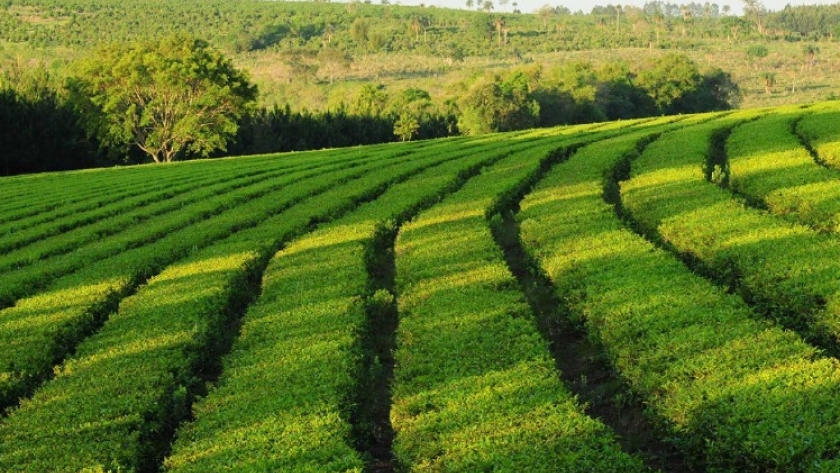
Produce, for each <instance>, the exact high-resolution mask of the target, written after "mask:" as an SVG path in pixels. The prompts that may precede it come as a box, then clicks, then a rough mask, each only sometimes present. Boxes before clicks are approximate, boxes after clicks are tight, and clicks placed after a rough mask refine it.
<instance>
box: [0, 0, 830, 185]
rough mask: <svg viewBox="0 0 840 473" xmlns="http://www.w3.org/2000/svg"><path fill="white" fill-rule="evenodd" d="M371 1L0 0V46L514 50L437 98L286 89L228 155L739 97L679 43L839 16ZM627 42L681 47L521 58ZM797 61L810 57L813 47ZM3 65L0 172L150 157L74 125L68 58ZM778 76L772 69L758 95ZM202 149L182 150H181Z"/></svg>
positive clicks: (323, 59)
mask: <svg viewBox="0 0 840 473" xmlns="http://www.w3.org/2000/svg"><path fill="white" fill-rule="evenodd" d="M380 1H381V3H382V4H380V5H372V4H368V3H361V2H353V3H349V4H331V3H324V2H299V3H298V2H256V1H255V2H250V1H242V2H231V1H228V0H197V1H195V2H189V3H183V2H174V1H172V0H140V1H138V2H119V1H117V0H67V1H64V0H62V1H58V0H2V1H0V32H2V33H0V50H1V49H2V47H3V46H2V41H3V40H5V41H6V42H7V43H10V42H23V43H26V45H28V47H33V48H39V47H58V48H70V49H69V50H71V51H75V52H76V54H77V55H78V56H80V57H83V56H84V55H85V54H88V53H90V52H92V51H94V50H95V48H94V47H93V45H94V44H96V43H97V42H99V41H106V42H112V43H124V42H134V41H139V40H143V39H148V38H155V37H160V36H162V35H167V34H171V33H172V32H173V31H177V30H180V29H184V30H186V31H187V33H190V32H195V31H203V32H207V34H208V36H209V37H207V38H203V39H206V40H207V41H208V42H209V43H210V44H211V45H213V46H214V47H215V48H217V49H219V50H221V51H223V52H224V53H226V54H228V55H233V54H238V55H240V56H241V55H245V56H246V57H247V55H249V54H250V55H253V54H257V53H259V52H262V51H267V52H272V55H271V56H270V57H271V58H273V59H272V60H276V61H279V64H278V66H281V67H285V68H286V69H287V70H289V71H291V72H288V74H289V75H288V77H279V78H278V79H277V80H282V81H288V83H292V82H296V83H311V82H317V83H321V84H322V86H323V87H325V88H329V87H331V86H332V82H333V81H334V80H342V79H343V80H348V79H347V77H345V76H346V75H347V72H348V71H349V70H350V67H351V64H352V65H354V67H355V64H356V63H359V61H360V59H359V58H362V59H361V61H362V62H364V60H366V59H364V58H368V57H369V55H370V54H372V53H375V52H384V53H386V54H390V53H397V52H406V51H410V52H412V54H413V53H417V54H421V55H424V56H425V55H428V57H438V58H444V59H445V61H447V63H448V64H449V65H450V66H452V67H455V65H456V64H458V63H459V62H461V61H463V60H464V59H465V58H466V57H473V56H492V57H499V58H502V57H505V58H509V57H516V58H519V59H517V60H516V61H514V63H515V64H518V65H517V66H516V67H513V68H510V69H506V70H498V69H495V70H493V71H489V72H485V73H475V72H472V73H470V75H467V76H463V77H461V78H459V79H457V81H456V82H455V83H452V84H450V83H447V88H446V92H445V93H444V94H440V92H439V91H438V93H437V94H436V95H434V96H433V95H432V93H431V92H430V91H429V90H424V89H423V88H421V87H408V88H405V87H404V86H395V85H394V84H393V83H391V82H388V81H387V80H381V79H379V78H378V76H374V77H373V78H366V79H363V80H361V81H358V82H359V83H360V84H363V85H362V86H361V88H360V89H358V88H357V89H354V90H353V91H352V92H351V93H350V94H348V95H347V96H345V97H343V98H342V99H341V100H340V101H338V103H335V102H333V103H331V104H328V105H327V106H326V107H323V106H309V105H311V103H310V104H307V103H305V102H304V103H303V104H301V103H300V101H298V102H297V103H296V105H295V106H290V105H289V102H290V101H291V99H292V98H294V97H287V100H286V101H285V103H284V100H282V96H281V98H280V100H272V101H264V102H262V103H260V104H259V107H258V108H257V110H256V111H255V112H253V113H249V114H247V116H245V117H243V118H242V119H240V120H239V124H238V132H237V134H236V136H235V137H234V138H233V139H232V140H230V141H229V142H228V143H227V146H226V150H224V151H218V152H214V153H212V155H211V157H218V156H222V155H241V154H259V153H271V152H282V151H299V150H311V149H323V148H332V147H344V146H354V145H365V144H373V143H382V142H389V141H397V140H416V139H432V138H439V137H445V136H453V135H457V134H478V133H491V132H496V131H509V130H516V129H523V128H532V127H546V126H554V125H565V124H578V123H591V122H599V121H607V120H616V119H625V118H639V117H646V116H657V115H663V114H678V113H695V112H705V111H712V110H722V109H728V108H734V107H737V106H738V103H739V84H736V83H735V82H734V81H733V79H732V76H731V73H730V72H729V71H721V70H719V69H703V70H701V69H700V68H699V67H698V66H697V64H696V63H694V62H692V61H691V60H690V59H689V58H688V57H687V56H684V55H682V54H681V53H679V51H681V50H696V48H697V47H698V46H697V45H698V44H700V43H701V42H704V41H712V43H710V44H713V42H714V41H718V42H719V41H720V38H726V40H727V41H736V40H737V41H740V40H744V39H746V38H759V39H762V41H765V42H769V41H773V40H779V41H800V40H803V39H805V38H812V39H813V38H816V39H818V40H826V39H833V38H834V37H835V36H834V30H833V29H832V28H833V27H832V26H831V25H832V23H831V22H830V21H828V19H832V18H835V17H836V18H837V19H838V22H837V23H835V25H836V24H840V6H837V5H830V6H809V7H787V8H785V9H784V10H782V11H781V12H778V13H769V12H767V11H766V10H765V9H764V7H763V6H762V5H761V4H760V3H759V2H758V1H757V0H751V1H750V2H749V3H748V6H750V5H751V7H749V8H747V9H746V10H745V14H744V15H743V16H733V15H731V14H730V12H728V11H727V10H726V9H724V8H721V7H719V6H718V5H717V4H716V3H708V2H707V3H703V4H700V3H697V2H693V3H688V4H676V3H670V2H648V3H647V4H645V6H644V7H641V8H638V7H629V6H627V7H620V6H617V5H616V6H614V5H607V6H599V7H595V8H593V10H592V12H591V13H588V14H575V13H572V12H570V11H569V10H568V9H567V8H565V7H544V8H541V9H540V10H539V11H538V12H536V13H535V14H519V13H497V12H494V11H493V8H494V6H493V4H492V3H487V2H485V3H481V4H479V3H477V2H475V1H473V2H472V4H473V7H474V9H476V10H479V9H481V11H464V10H456V9H442V8H430V7H426V8H423V7H404V6H399V5H390V4H389V5H385V4H386V3H388V0H380ZM513 8H515V6H514V7H513ZM780 25H781V26H780ZM786 28H788V29H786ZM4 36H5V37H4ZM628 46H629V47H646V48H650V49H653V48H655V49H658V50H664V51H677V52H676V53H674V52H666V53H665V54H664V55H655V56H654V55H652V56H651V58H649V59H646V58H640V59H639V60H638V61H636V62H634V63H632V64H630V65H628V64H625V63H620V62H619V63H609V64H606V63H598V62H597V61H593V60H589V59H587V60H576V61H573V62H564V63H562V64H557V65H554V64H536V63H533V62H532V61H531V60H530V59H529V58H528V57H526V55H527V54H538V53H541V52H547V51H556V50H558V49H568V50H583V49H588V50H593V51H597V50H598V49H609V48H617V47H628ZM812 50H813V49H812ZM816 50H817V51H818V49H816ZM273 53H279V54H273ZM765 54H766V53H765ZM594 58H595V57H594V56H593V59H594ZM750 60H752V59H750ZM19 61H20V60H19ZM808 61H809V63H813V54H812V55H811V58H810V59H808ZM3 66H4V65H3V64H0V67H3ZM12 66H13V67H8V65H6V67H4V69H5V70H4V71H2V72H3V75H2V76H0V107H2V110H0V115H2V116H0V119H2V120H3V124H4V127H3V131H0V150H2V151H3V152H2V158H0V159H2V162H0V175H13V174H21V173H29V172H41V171H53V170H67V169H79V168H85V167H97V166H110V165H122V164H135V163H141V162H145V161H146V159H147V157H146V156H145V155H144V154H143V153H142V152H139V151H138V150H136V149H129V150H128V151H126V150H124V149H115V148H109V147H108V146H107V145H106V144H104V143H101V142H99V141H98V140H97V139H96V138H94V137H92V136H91V135H90V133H88V132H86V131H85V129H84V126H83V123H84V121H85V120H84V118H85V117H84V116H83V115H84V111H83V110H81V109H80V108H79V107H78V106H77V105H76V104H73V103H72V101H71V100H70V99H69V96H68V94H67V91H66V88H65V86H66V81H67V80H69V79H71V78H72V74H73V73H74V72H73V63H72V60H70V61H66V62H61V61H59V60H55V61H53V62H52V63H50V64H49V65H48V66H47V65H46V64H45V65H41V66H37V67H34V68H33V67H30V66H24V65H22V63H21V64H15V65H12ZM246 72H248V71H246ZM354 80H355V79H354ZM773 80H774V76H773V74H772V73H768V74H767V78H766V81H765V82H766V88H767V90H770V88H771V83H772V81H773ZM355 87H358V85H356V86H355ZM272 98H276V97H272ZM197 157H200V156H197V155H190V154H189V153H188V152H184V153H182V154H180V155H179V156H178V159H193V158H197Z"/></svg>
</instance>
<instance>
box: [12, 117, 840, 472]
mask: <svg viewBox="0 0 840 473" xmlns="http://www.w3.org/2000/svg"><path fill="white" fill-rule="evenodd" d="M838 117H840V106H838V105H837V104H835V103H825V104H819V105H815V106H811V107H797V108H778V109H764V110H753V111H746V112H737V113H729V114H707V115H694V116H684V117H666V118H660V119H655V120H640V121H625V122H615V123H604V124H596V125H587V126H579V127H566V128H555V129H547V130H539V131H526V132H517V133H508V134H496V135H486V136H480V137H472V138H457V139H446V140H437V141H427V142H415V143H405V144H391V145H381V146H372V147H362V148H352V149H341V150H329V151H322V152H311V153H295V154H287V155H271V156H255V157H245V158H235V159H224V160H214V161H204V162H188V163H178V164H172V165H165V166H138V167H132V168H125V169H104V170H94V171H85V172H72V173H59V174H43V175H33V176H22V177H17V178H5V179H0V192H2V195H3V196H4V200H3V202H2V203H0V248H2V249H3V252H2V255H0V271H1V272H2V273H0V274H2V278H0V303H2V306H1V308H2V310H0V344H2V346H3V347H4V350H3V351H2V352H0V407H2V408H3V409H5V411H6V412H5V414H4V416H3V417H2V418H1V419H0V469H2V470H3V471H44V470H52V471H82V470H88V471H97V470H114V471H116V470H127V471H157V470H159V469H164V470H167V471H220V470H226V469H233V470H237V471H265V470H275V471H280V470H282V471H362V470H366V471H391V470H393V469H397V470H406V471H427V470H429V471H439V470H446V471H477V470H483V469H498V470H503V471H523V470H528V471H558V470H559V471H581V472H582V471H593V470H596V471H628V472H629V471H645V470H664V471H705V470H707V469H713V470H716V471H743V470H746V471H768V470H780V471H781V470H784V471H833V470H834V469H835V468H837V462H838V459H837V456H838V452H840V440H838V439H840V436H838V435H837V434H838V432H837V425H840V422H838V421H839V420H840V409H838V408H837V407H836V406H837V404H838V403H837V400H838V399H837V392H838V386H840V363H838V361H837V359H836V358H835V357H834V356H833V355H836V354H837V353H838V352H839V351H838V347H840V345H838V340H840V336H838V335H837V331H836V330H835V328H836V327H837V326H838V325H837V324H836V320H838V315H840V314H838V310H840V309H838V307H840V306H838V305H837V304H836V303H835V300H836V290H835V288H834V285H833V284H831V281H832V280H833V279H832V275H836V274H837V272H836V270H835V268H833V265H834V264H835V263H834V262H836V261H837V260H838V259H837V258H832V257H830V254H832V252H834V251H836V246H837V243H836V242H837V239H836V235H835V234H834V232H835V231H836V228H834V227H835V226H834V225H826V224H825V221H826V220H825V218H823V217H819V216H820V215H822V216H825V215H832V216H833V213H831V212H832V210H831V209H833V208H834V207H838V206H840V190H838V189H840V187H838V186H836V185H834V186H832V185H831V183H832V182H835V181H834V180H835V179H837V178H838V176H839V175H838V172H840V171H838V170H836V169H835V168H833V167H832V166H833V163H834V161H835V159H834V158H835V157H836V156H834V154H836V153H834V151H835V148H836V147H837V143H838V142H840V129H838V128H837V125H836V123H838V121H837V118H838ZM767 130H773V131H772V133H770V134H767ZM758 137H761V138H760V139H759V138H758ZM838 208H840V207H838ZM815 209H816V210H815ZM816 211H819V213H818V214H817V213H814V212H816ZM832 218H833V217H832ZM815 248H816V249H815ZM826 254H828V255H829V257H826ZM593 360H594V361H593Z"/></svg>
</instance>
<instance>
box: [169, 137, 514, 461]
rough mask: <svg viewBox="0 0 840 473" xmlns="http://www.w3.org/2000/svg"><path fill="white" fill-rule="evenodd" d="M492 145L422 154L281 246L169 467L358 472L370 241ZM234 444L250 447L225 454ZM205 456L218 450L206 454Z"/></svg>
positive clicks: (486, 155) (485, 155)
mask: <svg viewBox="0 0 840 473" xmlns="http://www.w3.org/2000/svg"><path fill="white" fill-rule="evenodd" d="M498 148H499V143H494V142H492V141H490V142H487V143H484V144H479V143H478V140H476V141H475V142H474V143H473V144H471V145H468V146H467V147H460V148H457V151H456V152H454V153H440V152H434V153H427V157H425V158H424V159H423V160H422V161H420V160H419V158H420V156H418V158H417V159H418V163H417V164H418V166H419V165H420V164H422V167H417V168H416V171H417V172H419V173H415V174H414V175H413V176H412V177H410V178H409V179H407V180H405V181H404V182H401V183H398V184H395V185H393V186H392V187H391V188H389V189H388V190H387V191H386V192H385V193H384V194H382V195H381V196H380V197H379V198H378V199H377V200H375V201H372V202H370V203H369V204H366V205H363V206H361V207H359V208H358V209H356V210H355V211H354V212H352V213H351V214H349V215H347V216H346V217H344V218H342V219H340V220H337V221H335V222H333V223H332V224H329V225H324V226H322V227H321V228H319V229H318V230H316V231H315V232H313V233H311V234H309V235H307V236H305V237H303V238H301V239H300V240H297V241H295V242H293V243H291V244H289V245H288V246H287V247H286V248H284V249H283V250H282V251H280V252H279V253H278V254H277V255H276V256H275V257H274V259H273V260H272V261H271V263H270V264H269V266H268V268H267V271H266V275H265V278H264V288H263V293H262V295H261V297H260V299H259V300H258V301H257V304H256V305H255V306H253V307H252V308H251V309H250V310H249V311H248V313H247V315H246V317H245V319H244V325H243V328H242V336H241V337H240V338H239V339H237V341H236V342H235V343H234V347H233V351H232V353H231V356H230V357H229V358H228V359H226V360H225V365H224V366H225V369H224V370H223V372H222V377H221V380H220V382H219V384H218V386H217V387H216V388H215V389H213V390H212V391H211V393H210V395H209V396H208V397H207V398H206V399H205V400H204V401H203V402H202V403H200V404H199V405H197V406H196V409H195V411H196V419H195V421H194V422H192V423H190V424H188V425H186V426H185V428H184V429H182V430H181V431H180V432H179V434H178V439H177V441H176V444H175V448H174V450H173V454H172V456H171V457H169V458H168V459H167V461H166V465H167V468H168V469H169V470H171V471H214V470H222V469H235V470H243V469H244V470H248V469H254V468H261V469H268V470H272V471H305V470H309V471H311V470H319V471H333V470H341V469H346V468H360V467H361V465H362V464H363V461H362V458H361V456H360V455H359V453H358V452H357V451H356V450H355V448H354V447H358V448H362V449H363V448H364V445H363V444H364V443H366V442H368V440H367V439H366V438H363V437H368V436H370V435H372V433H371V431H370V429H369V428H366V427H365V426H362V425H359V424H360V423H364V422H365V421H364V420H362V421H361V422H359V421H358V419H360V417H362V418H363V417H365V414H364V412H362V411H364V409H361V410H358V411H356V410H354V409H353V408H352V407H351V405H353V404H356V403H362V402H364V403H368V402H369V401H370V399H369V398H368V397H367V396H369V395H370V393H369V392H367V390H366V388H367V386H368V384H369V383H368V382H367V380H369V379H370V377H369V375H370V370H372V369H374V368H373V366H375V365H373V366H368V365H366V363H365V362H366V361H371V360H370V358H371V356H373V355H372V354H371V353H370V352H369V351H368V348H367V346H366V343H364V340H366V339H367V336H366V334H365V333H364V329H365V326H366V322H365V311H364V307H365V306H370V304H371V303H372V302H371V301H372V300H373V299H375V298H377V297H379V298H381V293H380V294H377V295H376V296H374V295H373V294H372V293H371V291H372V287H370V285H369V275H368V274H367V272H366V256H371V253H370V249H371V247H370V244H371V243H370V240H371V239H372V238H373V237H374V233H375V230H376V228H379V226H380V225H382V224H383V222H385V221H386V220H389V221H397V222H398V221H400V220H403V219H405V218H408V216H410V214H411V213H413V212H414V211H415V210H414V209H416V208H417V207H418V206H426V205H430V204H431V203H433V202H434V201H435V200H436V198H437V196H438V195H440V194H441V193H442V192H444V191H445V190H446V189H447V188H448V186H452V185H453V183H457V182H458V181H459V180H460V179H464V178H465V177H464V176H463V175H461V176H459V174H461V173H463V172H464V171H465V170H468V169H471V168H474V167H476V166H478V165H480V164H481V163H483V162H486V161H488V160H489V159H491V157H492V155H493V153H497V152H498V151H495V150H497V149H498ZM455 149H456V148H453V150H455ZM421 171H422V172H421ZM368 298H373V299H370V300H369V299H368ZM385 299H386V300H387V298H385ZM360 332H361V333H360ZM357 379H361V380H362V381H361V382H359V381H357ZM243 394H245V395H244V396H243ZM316 406H317V407H316ZM353 418H355V419H357V424H356V425H355V428H353V427H351V424H350V420H351V419H353ZM368 427H370V426H368ZM354 430H355V432H354ZM243 435H244V437H242V436H243ZM232 437H238V438H239V439H240V440H239V441H240V442H242V441H244V442H246V443H247V444H248V445H249V448H248V449H246V450H237V449H234V450H231V449H229V446H230V440H229V439H230V438H232ZM353 438H355V439H356V442H354V441H353ZM354 443H356V444H357V445H354ZM207 449H209V450H212V451H214V452H215V454H214V455H210V456H208V455H203V454H202V452H203V451H206V450H207Z"/></svg>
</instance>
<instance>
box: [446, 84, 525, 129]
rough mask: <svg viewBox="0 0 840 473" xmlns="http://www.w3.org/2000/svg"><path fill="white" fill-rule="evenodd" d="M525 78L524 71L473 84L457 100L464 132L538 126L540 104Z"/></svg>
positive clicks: (459, 120) (459, 126)
mask: <svg viewBox="0 0 840 473" xmlns="http://www.w3.org/2000/svg"><path fill="white" fill-rule="evenodd" d="M523 78H524V77H523V76H522V75H521V74H513V75H512V76H510V77H508V78H507V79H504V80H503V79H502V78H501V77H500V76H498V75H487V76H485V77H483V78H482V79H479V80H478V81H477V82H476V83H475V84H473V85H472V86H471V87H470V89H469V90H468V91H467V93H466V94H465V95H464V96H463V97H462V98H461V100H459V102H458V106H459V108H460V110H461V116H460V117H459V119H458V128H459V129H460V130H461V132H463V133H464V134H467V135H479V134H485V133H492V132H498V131H509V130H522V129H526V128H533V127H535V126H536V125H537V123H538V120H539V104H538V103H537V101H536V100H534V99H533V98H532V96H531V94H530V92H529V91H528V86H527V84H526V83H525V82H524V81H523V80H522V79H523Z"/></svg>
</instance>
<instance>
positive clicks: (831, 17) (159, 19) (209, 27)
mask: <svg viewBox="0 0 840 473" xmlns="http://www.w3.org/2000/svg"><path fill="white" fill-rule="evenodd" d="M380 3H381V2H380ZM487 3H488V2H477V3H476V5H478V6H479V7H481V8H479V11H459V10H452V9H442V8H417V7H404V6H399V5H387V6H386V5H369V4H365V3H363V2H351V3H349V4H333V3H328V2H264V1H256V0H254V1H237V2H231V1H228V0H194V1H190V2H179V1H165V0H135V1H132V2H125V1H118V0H96V1H92V0H4V1H2V2H0V39H3V40H5V41H9V42H28V43H30V44H33V45H36V46H57V45H61V46H67V47H72V48H76V47H86V46H87V45H91V44H97V43H100V42H106V43H113V42H129V41H135V40H138V39H141V38H148V37H161V36H165V35H169V34H172V33H174V32H177V31H185V32H187V33H190V34H194V35H207V37H206V39H207V40H208V41H209V42H211V43H213V44H215V45H217V46H219V47H221V48H223V49H224V50H227V51H230V52H247V51H257V50H264V49H278V50H283V51H293V50H300V49H304V50H309V51H318V50H320V49H323V48H324V47H325V46H329V47H330V48H332V49H337V50H340V51H341V52H343V53H350V54H354V55H355V54H364V53H368V52H371V51H417V52H421V53H424V54H437V55H440V56H445V55H447V54H448V53H449V48H448V46H447V45H450V44H453V43H455V44H458V45H459V46H460V48H461V49H462V50H463V51H464V52H465V53H466V54H469V55H485V56H486V55H494V54H499V53H500V51H505V50H516V51H519V52H520V53H522V54H524V53H537V52H545V51H553V50H558V49H560V50H583V49H592V48H599V47H607V46H609V47H648V46H650V45H653V46H656V47H663V48H664V47H671V46H673V45H685V46H690V45H692V44H695V43H697V42H698V41H702V40H705V39H708V38H725V39H730V40H737V39H743V38H745V37H749V36H753V37H766V36H772V37H780V38H787V39H791V40H796V39H801V38H804V39H809V40H816V39H820V38H829V39H830V38H833V37H834V36H835V34H836V33H837V29H838V26H837V25H838V24H839V23H840V21H838V20H840V7H838V6H837V5H828V6H803V7H790V6H789V7H786V8H785V9H784V10H782V11H780V12H767V11H766V10H765V9H764V8H763V7H762V6H761V3H760V2H758V1H757V0H749V1H745V4H747V8H745V11H746V14H745V15H744V16H743V17H737V16H734V15H732V14H731V12H730V11H729V10H728V7H727V6H720V5H718V4H717V3H712V2H704V3H702V4H701V3H699V2H689V3H680V4H677V3H671V2H664V1H650V2H647V3H646V4H645V5H644V6H643V7H634V6H631V5H626V6H621V5H619V4H616V5H612V4H609V5H606V6H596V7H594V8H593V9H592V10H591V11H590V12H587V13H584V12H577V13H572V12H571V11H569V10H568V8H565V7H543V8H541V9H539V10H538V11H537V12H535V13H536V14H534V15H530V14H518V13H515V12H517V11H518V10H517V9H516V8H514V10H513V11H514V12H508V13H503V12H498V11H494V9H493V8H485V5H487ZM753 4H755V6H756V8H753V7H751V6H750V5H753ZM490 5H491V6H492V5H493V3H492V2H490ZM499 5H501V2H499Z"/></svg>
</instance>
